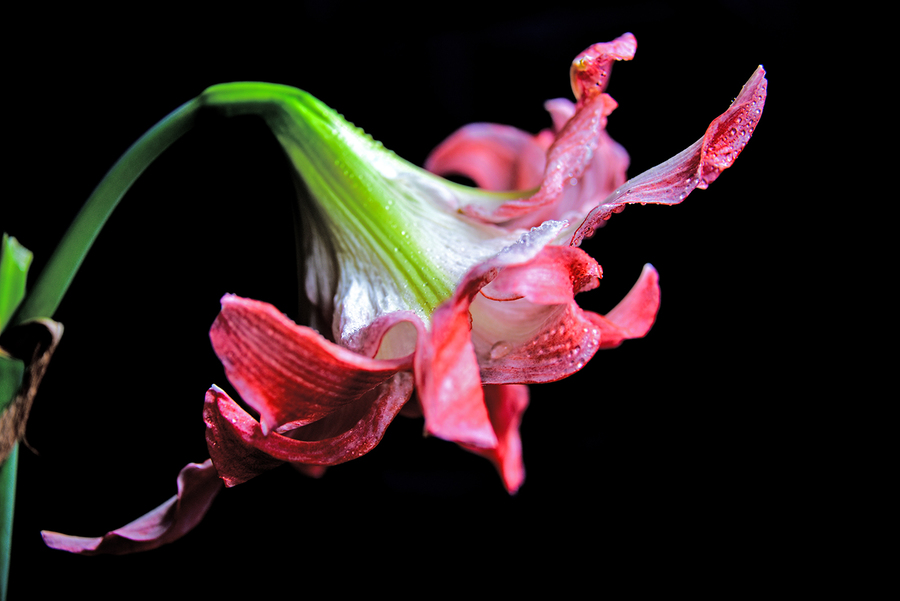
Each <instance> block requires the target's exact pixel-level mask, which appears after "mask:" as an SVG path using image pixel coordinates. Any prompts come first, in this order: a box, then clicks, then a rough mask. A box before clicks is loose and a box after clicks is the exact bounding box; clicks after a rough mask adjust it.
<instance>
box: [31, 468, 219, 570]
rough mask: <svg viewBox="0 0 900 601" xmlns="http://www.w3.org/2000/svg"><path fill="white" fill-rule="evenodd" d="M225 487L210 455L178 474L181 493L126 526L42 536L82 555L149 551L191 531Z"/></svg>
mask: <svg viewBox="0 0 900 601" xmlns="http://www.w3.org/2000/svg"><path fill="white" fill-rule="evenodd" d="M221 489H222V483H221V481H220V480H219V478H218V474H217V473H216V468H215V467H213V464H212V462H211V461H210V460H209V459H207V460H206V461H204V462H203V463H189V464H188V465H186V466H185V467H184V468H183V469H182V470H181V472H180V473H179V474H178V494H176V495H175V496H174V497H172V498H171V499H169V500H168V501H166V502H165V503H163V504H162V505H160V506H159V507H157V508H156V509H154V510H153V511H151V512H150V513H148V514H146V515H144V516H143V517H140V518H138V519H137V520H135V521H133V522H131V523H130V524H128V525H126V526H123V527H121V528H119V529H117V530H113V531H112V532H108V533H107V534H106V535H104V536H100V537H95V538H86V537H81V536H69V535H66V534H60V533H59V532H50V531H47V530H44V531H42V532H41V536H42V537H43V539H44V543H46V544H47V546H49V547H52V548H54V549H59V550H61V551H69V552H70V553H78V554H81V555H101V554H113V555H124V554H126V553H135V552H138V551H149V550H150V549H155V548H157V547H159V546H161V545H164V544H166V543H170V542H172V541H175V540H177V539H179V538H181V537H182V536H184V535H185V534H187V533H188V532H190V531H191V530H192V529H193V528H194V527H195V526H196V525H197V524H199V523H200V520H202V519H203V516H204V515H206V512H207V510H208V509H209V506H210V505H211V504H212V501H213V499H214V498H215V497H216V495H217V494H218V492H219V491H220V490H221Z"/></svg>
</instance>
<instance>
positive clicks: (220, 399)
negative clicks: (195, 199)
mask: <svg viewBox="0 0 900 601" xmlns="http://www.w3.org/2000/svg"><path fill="white" fill-rule="evenodd" d="M636 46H637V44H636V41H635V38H634V36H632V35H631V34H625V35H623V36H622V37H620V38H618V39H616V40H614V41H613V42H609V43H604V44H597V45H594V46H592V47H590V48H588V49H587V50H585V51H584V52H583V53H582V54H580V55H579V56H578V57H576V59H575V60H574V62H573V63H572V67H571V82H572V89H573V91H574V94H575V99H576V102H574V103H572V102H570V101H567V100H554V101H550V102H548V103H547V105H546V106H547V108H548V110H549V111H550V113H551V116H552V118H553V125H554V127H553V130H548V131H546V132H541V133H540V134H538V135H536V136H533V135H531V134H527V133H525V132H522V131H519V130H517V129H514V128H511V127H507V126H500V125H489V124H476V125H470V126H468V127H464V128H463V129H461V130H460V131H458V132H456V133H455V134H453V135H452V136H450V138H449V139H448V140H447V141H445V142H444V143H443V144H441V145H440V146H439V147H438V148H437V149H436V150H435V151H434V152H433V153H432V155H431V156H430V157H429V159H428V162H427V164H426V167H427V168H428V169H430V170H431V171H433V172H435V173H439V174H449V173H458V174H462V175H465V176H468V177H470V178H471V179H472V180H474V181H475V182H476V183H477V184H478V185H479V186H480V189H479V188H471V187H467V186H462V185H459V184H455V183H453V182H450V181H447V180H445V179H442V178H441V177H439V176H438V175H435V174H433V173H430V172H428V171H426V170H423V169H420V168H417V167H415V166H413V165H411V164H409V163H407V162H406V161H404V160H402V159H400V158H399V157H397V156H396V155H394V154H393V153H391V152H389V151H387V150H385V149H384V148H382V147H381V145H380V144H379V143H377V142H375V141H374V140H372V139H371V138H370V137H368V136H367V135H366V134H364V133H363V132H362V131H361V130H359V129H357V128H356V127H354V126H353V125H351V124H349V123H348V122H346V121H345V120H344V119H343V118H342V117H341V116H340V115H338V114H337V113H335V112H334V111H332V110H331V109H330V108H328V107H326V106H325V105H323V104H322V103H321V102H319V101H318V100H316V99H315V98H313V97H312V96H310V95H309V94H307V93H306V92H302V91H300V90H296V89H294V88H287V87H284V86H276V85H271V84H258V83H243V84H240V83H239V84H224V85H221V86H214V87H212V88H210V89H208V90H207V91H206V92H204V94H203V95H202V96H201V101H202V103H203V104H204V106H207V107H211V108H214V109H218V110H221V111H224V112H226V113H228V114H246V113H252V114H257V115H260V116H262V117H263V118H264V119H265V121H266V123H267V124H268V126H269V127H270V128H271V129H272V131H273V132H274V133H275V135H276V137H277V139H278V141H279V142H280V143H281V145H282V147H283V148H284V150H285V152H286V154H287V156H288V157H289V159H290V161H291V164H292V165H293V167H294V169H295V171H296V176H297V177H296V183H297V189H298V192H299V194H298V196H299V199H300V201H299V202H300V215H301V224H302V231H303V242H304V244H305V248H306V257H305V258H306V265H305V270H306V271H305V281H304V291H305V295H306V297H307V298H308V300H309V302H310V311H309V314H308V315H305V316H301V317H302V320H303V322H304V323H303V325H301V324H298V323H296V322H294V321H293V320H291V319H290V318H288V317H287V316H285V315H284V314H283V313H282V312H281V311H280V310H279V309H278V308H276V307H274V306H272V305H270V304H268V303H265V302H263V301H259V300H252V299H247V298H241V297H238V296H234V295H230V294H229V295H225V296H224V297H223V298H222V301H221V312H220V313H219V316H218V317H217V319H216V320H215V323H214V324H213V326H212V329H211V331H210V338H211V341H212V346H213V349H214V350H215V352H216V354H217V355H218V357H219V358H220V360H221V361H222V363H223V365H224V367H225V372H226V375H227V377H228V380H229V382H230V383H231V384H232V385H233V387H234V389H235V390H236V391H237V392H238V394H239V396H240V399H239V400H240V401H242V403H239V402H238V400H235V399H233V398H231V397H230V396H229V395H228V394H227V393H226V392H225V391H224V390H222V389H221V388H218V387H216V386H213V387H212V388H210V389H209V391H208V392H207V393H206V399H205V405H204V409H203V416H204V420H205V423H206V426H207V430H206V437H207V443H208V448H209V452H210V458H211V463H207V464H204V465H199V466H193V467H192V468H191V469H190V471H189V472H188V473H187V474H182V478H181V480H180V482H181V484H180V486H179V496H178V497H173V499H172V500H171V501H170V503H169V505H168V507H167V509H166V510H158V512H157V513H158V514H159V516H161V517H159V519H157V518H154V517H153V516H152V515H151V516H145V518H141V520H143V521H141V520H139V521H138V522H136V524H137V526H135V527H133V528H130V530H135V531H137V532H138V534H139V536H138V537H136V538H133V539H132V538H129V537H130V535H129V527H125V528H123V529H120V530H118V531H115V532H113V533H110V534H108V535H107V536H106V537H99V538H96V539H76V538H75V537H67V536H64V535H59V534H55V533H45V540H46V541H47V542H48V544H50V545H51V546H54V547H57V548H62V549H67V550H70V551H77V552H86V553H96V552H129V551H133V550H136V549H138V548H144V547H147V548H149V547H152V546H156V545H158V544H160V540H162V541H163V542H168V541H169V540H171V539H172V538H175V537H177V536H180V535H181V534H183V532H184V531H185V529H186V528H185V525H190V524H194V523H196V522H197V521H198V520H199V519H200V518H201V517H202V512H203V511H205V508H206V507H207V506H208V501H209V500H210V499H211V497H212V496H213V495H214V494H215V493H216V492H217V491H218V487H210V486H207V485H206V482H207V480H206V476H205V474H209V473H212V472H213V471H214V472H215V473H216V474H217V475H218V477H219V478H221V480H222V481H224V483H225V484H226V485H227V486H234V485H236V484H239V483H242V482H245V481H247V480H249V479H250V478H253V477H254V476H256V475H258V474H260V473H262V472H264V471H266V470H269V469H271V468H273V467H275V466H277V465H280V464H282V463H285V462H288V463H291V464H294V465H295V466H298V467H299V468H301V469H303V470H307V471H310V472H313V473H318V472H320V471H321V469H323V467H324V466H332V465H336V464H340V463H342V462H346V461H349V460H351V459H354V458H357V457H359V456H361V455H363V454H365V453H367V452H368V451H370V450H371V449H372V448H374V447H375V446H376V445H377V444H378V442H379V441H380V440H381V437H382V436H383V434H384V433H385V430H386V428H387V427H388V425H389V424H390V423H391V422H392V420H393V419H394V418H395V417H397V416H398V415H399V414H400V413H404V414H406V415H413V416H423V417H424V426H425V431H426V432H427V433H428V434H430V435H432V436H436V437H439V438H442V439H445V440H448V441H452V442H455V443H457V444H459V445H461V446H463V447H465V448H466V449H469V450H471V451H473V452H475V453H478V454H480V455H483V456H485V457H487V458H488V459H490V460H491V461H492V462H493V463H494V464H495V465H496V467H497V469H498V471H499V473H500V475H501V478H502V482H503V484H504V485H505V486H506V488H507V489H508V490H509V491H510V492H511V493H512V492H515V491H516V490H517V489H518V488H519V487H520V486H521V484H522V482H523V479H524V473H525V472H524V467H523V465H522V455H521V441H520V439H519V433H518V426H519V422H520V420H521V417H522V414H523V412H524V411H525V408H526V406H527V404H528V389H527V386H526V385H527V384H532V383H541V382H552V381H555V380H559V379H561V378H565V377H567V376H569V375H571V374H573V373H574V372H576V371H578V370H580V369H581V368H582V367H584V365H585V364H586V363H587V362H588V361H589V360H590V359H591V357H592V356H593V355H594V354H595V353H596V352H597V351H598V350H599V349H601V348H612V347H615V346H618V345H619V344H621V343H622V342H623V341H624V340H627V339H631V338H639V337H642V336H644V335H645V334H646V333H647V332H648V330H649V329H650V327H651V325H652V324H653V321H654V319H655V316H656V313H657V309H658V307H659V287H658V283H657V280H658V278H657V274H656V271H655V270H654V269H653V267H651V266H650V265H647V266H645V268H644V270H643V272H642V273H641V274H640V277H639V278H638V280H637V283H636V284H635V285H634V287H633V288H632V290H631V291H630V292H629V293H628V295H627V296H626V297H625V298H624V299H623V300H622V301H621V302H620V303H619V304H618V305H617V306H616V307H615V308H614V309H613V310H612V311H611V312H610V313H609V314H607V315H605V316H604V315H598V314H596V313H592V312H589V311H585V310H582V309H581V308H580V307H579V306H578V304H577V303H576V302H575V295H576V294H578V293H579V292H583V291H586V290H590V289H592V288H595V287H596V286H597V285H598V283H599V279H600V277H601V273H602V272H601V269H600V266H599V265H598V263H597V262H596V261H595V260H594V259H593V258H591V257H590V256H588V255H587V254H586V253H585V252H584V251H582V250H581V249H580V248H579V245H580V243H581V241H582V240H583V239H584V238H585V237H587V236H590V235H592V234H593V233H594V231H595V230H596V229H597V228H598V227H599V226H600V225H602V224H603V223H604V221H605V220H606V219H608V218H609V217H610V216H611V215H612V214H613V213H616V212H618V211H620V210H621V209H622V208H623V207H624V206H625V205H626V204H628V203H644V204H646V203H657V204H677V203H679V202H681V201H682V200H683V199H684V198H685V197H686V196H687V195H688V194H689V193H690V192H691V191H692V190H694V189H695V188H705V187H707V186H708V185H709V184H710V183H712V182H713V181H714V180H715V179H716V178H717V177H718V175H719V174H720V173H721V172H722V170H724V169H726V168H728V167H729V166H731V164H732V163H733V162H734V160H735V159H736V158H737V156H738V154H740V152H741V150H742V149H743V147H744V145H745V144H746V143H747V141H748V139H749V138H750V136H751V134H752V132H753V129H754V127H755V126H756V124H757V122H758V120H759V118H760V115H761V112H762V108H763V104H764V101H765V94H766V80H765V78H764V71H763V70H762V68H759V69H757V70H756V72H755V73H754V74H753V76H752V77H751V79H750V81H749V82H748V83H747V84H746V85H745V87H744V88H743V89H742V90H741V92H740V93H739V95H738V96H737V98H736V99H735V100H734V102H733V103H732V105H731V106H730V107H729V108H728V110H727V111H725V112H724V113H723V114H722V115H720V116H719V117H718V118H716V119H715V120H714V121H713V122H712V123H711V124H710V125H709V127H708V128H707V129H706V132H705V133H704V135H703V136H702V137H701V138H700V139H699V140H698V141H697V142H696V143H694V144H693V145H691V146H690V147H688V148H687V149H686V150H684V151H683V152H682V153H680V154H678V155H677V156H675V157H673V158H672V159H669V160H668V161H666V162H664V163H662V164H660V165H658V166H657V167H655V168H653V169H651V170H649V171H647V172H645V173H643V174H641V175H639V176H637V177H635V178H633V179H631V180H628V181H625V170H626V168H627V164H628V156H627V154H626V153H625V151H624V150H623V149H622V148H621V146H619V145H618V144H617V143H616V142H614V141H613V140H612V139H611V138H610V137H609V135H608V134H607V133H606V131H605V126H606V121H607V118H608V117H609V115H610V114H611V113H612V111H613V109H615V107H616V102H615V101H614V100H613V99H612V98H611V97H610V96H609V95H608V94H606V93H605V88H606V84H607V81H608V78H609V74H610V69H611V67H612V65H613V63H614V62H615V61H619V60H630V59H631V58H632V57H633V55H634V53H635V50H636ZM505 190H513V191H512V192H509V191H505ZM192 481H199V482H200V483H201V484H200V485H196V486H193V487H192V486H189V485H188V484H189V483H190V482H192ZM193 497H199V499H198V498H193ZM147 533H150V534H147ZM136 541H139V542H136Z"/></svg>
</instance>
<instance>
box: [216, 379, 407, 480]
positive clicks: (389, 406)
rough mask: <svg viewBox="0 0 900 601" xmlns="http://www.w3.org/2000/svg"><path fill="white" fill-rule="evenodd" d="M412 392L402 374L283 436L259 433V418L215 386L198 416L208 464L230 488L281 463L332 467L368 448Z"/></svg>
mask: <svg viewBox="0 0 900 601" xmlns="http://www.w3.org/2000/svg"><path fill="white" fill-rule="evenodd" d="M412 390H413V377H412V374H410V373H408V372H400V373H397V374H395V375H394V376H393V377H392V378H391V379H390V380H389V381H387V382H385V383H384V384H382V385H381V386H379V387H378V388H376V389H374V390H372V391H370V392H369V393H367V394H365V395H364V396H363V397H362V398H360V399H359V400H358V402H357V403H355V404H354V405H352V406H347V407H344V408H342V409H341V410H340V411H338V412H335V413H334V414H332V415H330V416H329V417H327V418H324V419H322V420H320V421H318V422H316V423H314V424H311V425H309V426H305V427H302V428H298V429H296V430H292V431H290V432H287V433H285V434H281V433H279V432H270V433H268V434H264V433H263V431H262V428H261V427H260V424H259V422H257V421H256V420H255V419H253V417H252V416H251V415H250V414H249V413H247V412H246V411H244V409H242V408H241V407H240V406H239V405H238V404H237V403H236V402H234V400H232V399H231V397H229V396H228V394H227V393H225V392H224V391H223V390H221V389H220V388H218V387H216V386H213V387H212V388H210V389H209V390H208V391H207V393H206V401H205V403H204V407H203V420H204V422H206V443H207V447H208V448H209V454H210V457H211V458H212V461H213V463H214V464H215V466H216V468H217V469H218V470H219V475H220V476H221V478H222V480H224V481H225V484H226V485H227V486H229V487H230V486H235V485H237V484H240V483H242V482H246V481H247V480H249V479H250V478H253V477H254V476H257V475H259V474H260V473H262V472H264V471H266V470H269V469H271V468H272V467H275V466H277V465H279V464H280V463H281V462H284V461H288V462H292V463H303V464H309V465H337V464H339V463H344V462H346V461H350V460H351V459H356V458H357V457H361V456H362V455H364V454H366V453H368V452H369V451H371V450H372V449H373V448H375V446H376V445H377V444H378V443H379V442H380V441H381V438H382V436H384V432H385V430H386V429H387V427H388V426H389V425H390V423H391V422H392V421H393V420H394V418H395V417H396V416H397V414H398V413H399V412H400V409H401V408H402V407H403V404H404V403H406V401H407V400H408V399H409V397H410V395H411V394H412Z"/></svg>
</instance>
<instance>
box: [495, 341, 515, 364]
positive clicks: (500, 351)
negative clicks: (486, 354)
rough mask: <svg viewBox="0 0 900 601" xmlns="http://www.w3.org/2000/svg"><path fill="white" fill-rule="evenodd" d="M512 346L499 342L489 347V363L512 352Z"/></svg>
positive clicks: (505, 342)
mask: <svg viewBox="0 0 900 601" xmlns="http://www.w3.org/2000/svg"><path fill="white" fill-rule="evenodd" d="M512 348H513V345H512V343H509V342H507V341H505V340H501V341H500V342H497V343H496V344H494V346H492V347H491V361H496V360H497V359H502V358H503V357H505V356H507V355H508V354H509V352H510V351H511V350H512Z"/></svg>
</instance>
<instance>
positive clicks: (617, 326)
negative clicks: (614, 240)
mask: <svg viewBox="0 0 900 601" xmlns="http://www.w3.org/2000/svg"><path fill="white" fill-rule="evenodd" d="M658 311H659V274H658V273H657V272H656V269H654V268H653V266H652V265H650V264H649V263H648V264H647V265H644V269H643V270H642V271H641V275H640V277H639V278H638V281H637V282H635V284H634V286H632V287H631V290H629V291H628V294H626V295H625V298H623V299H622V300H621V301H620V302H619V304H618V305H616V306H615V307H614V308H613V310H612V311H610V312H609V313H607V314H606V315H605V316H597V317H598V319H597V320H596V323H597V325H598V326H599V327H600V331H601V332H602V334H601V337H600V348H603V349H609V348H614V347H617V346H619V345H620V344H622V341H624V340H629V339H632V338H642V337H644V336H646V335H647V332H649V331H650V328H651V326H653V322H654V321H655V320H656V314H657V312H658Z"/></svg>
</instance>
